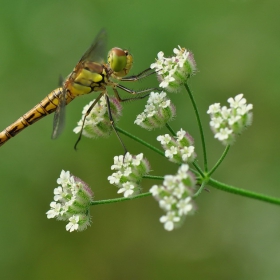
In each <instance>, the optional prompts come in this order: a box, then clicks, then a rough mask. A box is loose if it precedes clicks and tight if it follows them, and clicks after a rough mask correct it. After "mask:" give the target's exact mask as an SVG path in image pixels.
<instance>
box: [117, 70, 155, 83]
mask: <svg viewBox="0 0 280 280" xmlns="http://www.w3.org/2000/svg"><path fill="white" fill-rule="evenodd" d="M155 73H156V72H155V71H154V70H153V69H151V68H148V69H146V70H144V71H142V72H141V73H139V74H138V75H133V76H129V77H124V78H121V79H120V81H123V82H135V81H139V80H141V79H143V78H146V77H148V76H150V75H152V74H155Z"/></svg>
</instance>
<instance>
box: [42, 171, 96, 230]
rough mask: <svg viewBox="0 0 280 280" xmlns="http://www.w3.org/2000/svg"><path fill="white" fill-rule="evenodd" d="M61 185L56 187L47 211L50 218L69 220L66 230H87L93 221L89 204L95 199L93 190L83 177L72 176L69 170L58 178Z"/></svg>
mask: <svg viewBox="0 0 280 280" xmlns="http://www.w3.org/2000/svg"><path fill="white" fill-rule="evenodd" d="M57 183H58V184H59V185H60V186H58V187H57V188H55V189H54V201H53V202H51V204H50V206H51V209H50V210H49V211H48V212H47V213H46V214H47V217H48V219H51V218H56V219H57V220H63V221H66V220H68V221H69V223H68V224H67V225H66V230H68V231H70V232H72V231H74V230H78V231H82V230H85V229H86V228H87V227H88V226H89V225H90V222H91V219H90V214H89V206H90V204H91V202H92V200H93V192H92V190H91V189H90V188H89V186H88V185H87V184H86V183H85V182H83V181H82V180H81V179H79V178H78V177H75V176H71V174H70V172H69V171H66V172H65V171H64V170H62V171H61V174H60V177H59V178H58V179H57Z"/></svg>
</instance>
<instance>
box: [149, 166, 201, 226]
mask: <svg viewBox="0 0 280 280" xmlns="http://www.w3.org/2000/svg"><path fill="white" fill-rule="evenodd" d="M195 185H196V180H195V177H194V175H193V174H192V173H191V172H190V171H189V166H188V165H187V164H183V165H181V167H180V168H179V170H178V172H177V174H176V175H166V176H164V181H163V184H162V185H161V186H158V185H154V186H153V187H152V188H151V189H150V192H151V193H152V195H153V197H154V198H155V199H156V200H157V201H158V202H159V206H160V208H162V209H163V210H164V211H165V212H166V215H165V216H162V217H161V218H160V222H161V223H163V224H164V228H165V229H166V230H168V231H171V230H173V229H174V228H176V227H178V226H180V225H181V224H182V222H183V220H184V218H185V216H186V215H188V214H192V213H193V212H194V210H195V209H196V206H195V204H194V202H193V200H192V196H193V194H194V187H195Z"/></svg>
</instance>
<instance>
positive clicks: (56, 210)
mask: <svg viewBox="0 0 280 280" xmlns="http://www.w3.org/2000/svg"><path fill="white" fill-rule="evenodd" d="M50 206H51V208H52V209H51V210H49V211H48V212H47V213H46V214H47V218H48V219H52V218H54V217H57V216H58V215H59V214H60V210H61V204H60V203H56V202H51V204H50Z"/></svg>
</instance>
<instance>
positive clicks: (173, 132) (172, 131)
mask: <svg viewBox="0 0 280 280" xmlns="http://www.w3.org/2000/svg"><path fill="white" fill-rule="evenodd" d="M165 126H166V127H167V129H168V130H169V131H170V132H171V134H172V135H173V136H176V132H175V131H174V130H173V129H172V128H171V126H170V125H169V124H168V123H166V124H165Z"/></svg>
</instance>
